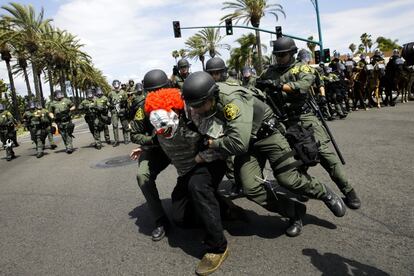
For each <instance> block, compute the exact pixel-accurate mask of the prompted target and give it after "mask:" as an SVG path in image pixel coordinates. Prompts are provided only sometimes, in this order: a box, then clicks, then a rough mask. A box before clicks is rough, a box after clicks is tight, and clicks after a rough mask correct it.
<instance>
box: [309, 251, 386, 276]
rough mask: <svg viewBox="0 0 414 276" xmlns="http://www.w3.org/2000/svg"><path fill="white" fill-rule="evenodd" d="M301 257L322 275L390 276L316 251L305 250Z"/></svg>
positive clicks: (335, 255) (332, 254)
mask: <svg viewBox="0 0 414 276" xmlns="http://www.w3.org/2000/svg"><path fill="white" fill-rule="evenodd" d="M302 253H303V255H305V256H309V257H310V258H311V263H312V264H313V265H314V266H315V267H316V268H317V269H318V270H319V271H321V272H322V275H324V276H328V275H338V276H342V275H355V276H357V275H376V276H383V275H390V274H388V273H386V272H384V271H382V270H380V269H378V268H376V267H373V266H370V265H366V264H363V263H360V262H358V261H355V260H351V259H347V258H344V257H342V256H339V255H338V254H334V253H325V254H320V253H319V252H318V250H316V249H311V248H305V249H303V250H302Z"/></svg>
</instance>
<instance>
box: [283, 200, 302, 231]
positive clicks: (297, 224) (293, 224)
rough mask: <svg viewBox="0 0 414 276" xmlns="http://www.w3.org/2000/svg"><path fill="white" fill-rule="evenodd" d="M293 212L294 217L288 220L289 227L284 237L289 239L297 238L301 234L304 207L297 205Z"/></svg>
mask: <svg viewBox="0 0 414 276" xmlns="http://www.w3.org/2000/svg"><path fill="white" fill-rule="evenodd" d="M295 205H296V210H295V213H296V215H295V217H294V218H290V219H289V227H288V228H287V229H286V235H288V236H289V237H297V236H299V235H300V234H301V233H302V228H303V223H302V218H303V217H304V216H305V214H306V205H304V204H300V203H297V204H295Z"/></svg>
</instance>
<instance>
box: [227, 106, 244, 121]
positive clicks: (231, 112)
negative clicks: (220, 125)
mask: <svg viewBox="0 0 414 276" xmlns="http://www.w3.org/2000/svg"><path fill="white" fill-rule="evenodd" d="M223 112H224V117H226V119H227V120H229V121H231V120H234V119H236V117H237V115H239V113H240V108H239V107H238V106H237V105H236V104H234V103H229V104H226V105H225V106H224V108H223Z"/></svg>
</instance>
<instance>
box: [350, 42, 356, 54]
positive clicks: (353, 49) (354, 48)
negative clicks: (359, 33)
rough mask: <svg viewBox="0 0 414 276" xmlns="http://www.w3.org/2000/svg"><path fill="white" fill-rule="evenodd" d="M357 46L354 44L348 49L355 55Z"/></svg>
mask: <svg viewBox="0 0 414 276" xmlns="http://www.w3.org/2000/svg"><path fill="white" fill-rule="evenodd" d="M356 48H357V47H356V45H355V44H354V43H351V44H349V46H348V49H349V50H351V53H352V54H353V53H354V52H355V50H356Z"/></svg>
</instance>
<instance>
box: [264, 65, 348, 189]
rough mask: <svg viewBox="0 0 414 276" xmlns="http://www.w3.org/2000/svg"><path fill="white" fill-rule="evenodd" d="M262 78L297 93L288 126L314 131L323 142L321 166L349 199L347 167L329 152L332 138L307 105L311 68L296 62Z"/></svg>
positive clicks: (290, 95) (291, 96) (293, 94)
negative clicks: (277, 82)
mask: <svg viewBox="0 0 414 276" xmlns="http://www.w3.org/2000/svg"><path fill="white" fill-rule="evenodd" d="M261 78H263V79H273V80H276V81H280V83H281V84H285V85H288V86H289V87H290V88H291V89H292V90H293V92H290V93H287V99H286V101H287V110H286V111H287V115H288V118H289V121H288V125H294V124H302V126H303V127H305V128H307V127H312V129H313V132H314V136H315V138H316V140H317V141H319V142H320V146H319V154H320V159H321V165H322V166H323V167H324V169H325V170H326V171H327V172H328V173H329V175H330V177H331V179H332V180H333V181H334V182H335V183H336V185H337V186H338V188H339V189H340V190H341V192H342V193H344V194H345V195H346V194H348V193H349V192H351V191H352V190H353V187H352V186H351V185H350V184H349V182H348V179H347V178H346V176H345V172H344V169H343V166H342V164H341V162H340V161H339V158H338V157H337V155H336V154H335V153H334V152H332V150H331V149H330V148H329V142H330V138H329V136H328V134H327V131H326V129H325V128H324V126H323V125H322V123H321V122H320V120H319V119H318V118H317V117H316V116H315V114H314V113H313V111H312V109H311V107H310V106H309V105H308V104H307V103H306V101H307V99H308V97H309V94H308V93H309V92H310V91H309V89H310V87H311V86H312V84H313V83H314V75H313V74H312V71H311V69H310V67H309V65H307V64H303V63H301V62H296V63H293V64H292V65H290V66H288V67H287V68H283V70H281V69H278V68H277V67H274V66H272V67H271V68H270V69H269V70H268V71H266V72H264V74H263V76H262V77H261Z"/></svg>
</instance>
